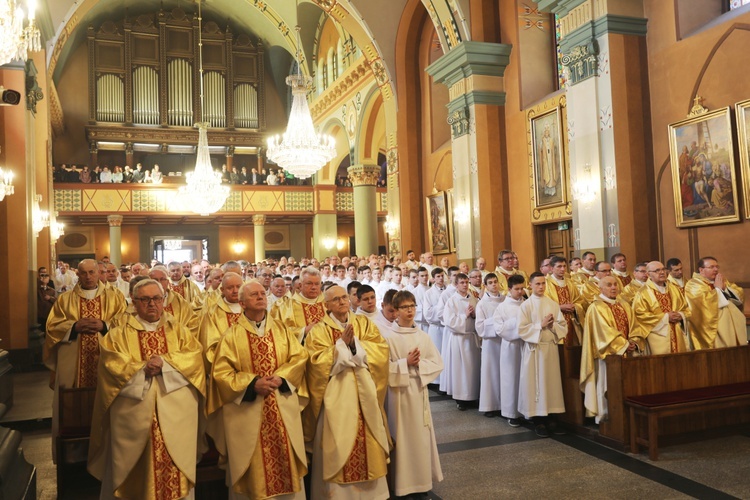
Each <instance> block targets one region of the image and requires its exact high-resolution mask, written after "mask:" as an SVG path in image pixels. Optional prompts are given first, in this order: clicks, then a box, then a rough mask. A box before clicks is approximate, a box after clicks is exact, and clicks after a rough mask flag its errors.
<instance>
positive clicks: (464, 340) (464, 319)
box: [443, 292, 481, 401]
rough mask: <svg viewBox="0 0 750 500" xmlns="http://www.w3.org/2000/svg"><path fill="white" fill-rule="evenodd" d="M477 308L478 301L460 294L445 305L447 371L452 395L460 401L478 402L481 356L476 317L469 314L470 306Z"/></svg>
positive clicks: (471, 296) (455, 295) (468, 295)
mask: <svg viewBox="0 0 750 500" xmlns="http://www.w3.org/2000/svg"><path fill="white" fill-rule="evenodd" d="M470 305H471V306H474V307H476V305H477V298H476V297H474V296H473V295H472V294H471V293H468V294H467V295H466V296H465V297H464V296H461V294H459V293H458V292H455V293H453V295H451V296H450V298H448V300H447V301H446V302H445V308H444V311H443V320H444V322H445V323H444V324H445V332H446V334H447V335H449V342H450V343H449V346H450V347H449V348H448V354H446V355H445V357H448V356H450V366H449V368H448V370H446V372H447V373H446V374H447V377H444V378H447V379H448V387H449V389H450V391H446V392H448V394H449V395H452V396H453V399H456V400H458V401H475V400H477V399H479V372H480V366H479V365H480V363H481V353H480V351H479V345H478V337H477V331H476V329H475V326H474V318H472V317H471V316H467V315H466V309H467V308H468V307H469V306H470Z"/></svg>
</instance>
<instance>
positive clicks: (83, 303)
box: [75, 297, 102, 387]
mask: <svg viewBox="0 0 750 500" xmlns="http://www.w3.org/2000/svg"><path fill="white" fill-rule="evenodd" d="M78 317H79V319H83V318H96V319H102V299H101V297H94V298H93V299H91V300H87V299H84V298H83V297H80V299H79V301H78ZM98 366H99V335H96V334H93V335H92V334H85V335H79V336H78V373H76V385H75V386H76V387H96V380H97V377H96V370H97V367H98Z"/></svg>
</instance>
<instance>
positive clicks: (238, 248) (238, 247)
mask: <svg viewBox="0 0 750 500" xmlns="http://www.w3.org/2000/svg"><path fill="white" fill-rule="evenodd" d="M245 248H246V245H245V244H244V243H243V242H241V241H240V240H234V243H232V251H233V252H234V253H236V254H241V253H242V252H244V251H245Z"/></svg>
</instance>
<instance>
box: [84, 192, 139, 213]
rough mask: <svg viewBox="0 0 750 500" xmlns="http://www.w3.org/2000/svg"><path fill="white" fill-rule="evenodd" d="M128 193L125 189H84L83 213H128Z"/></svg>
mask: <svg viewBox="0 0 750 500" xmlns="http://www.w3.org/2000/svg"><path fill="white" fill-rule="evenodd" d="M130 207H131V199H130V191H129V190H127V189H118V190H114V189H84V190H83V211H84V212H130Z"/></svg>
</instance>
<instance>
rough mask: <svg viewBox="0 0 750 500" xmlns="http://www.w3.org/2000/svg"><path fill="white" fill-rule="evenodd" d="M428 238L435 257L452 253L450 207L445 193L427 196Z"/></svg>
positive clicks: (439, 192) (440, 192)
mask: <svg viewBox="0 0 750 500" xmlns="http://www.w3.org/2000/svg"><path fill="white" fill-rule="evenodd" d="M425 201H426V203H427V236H428V238H429V244H428V248H429V249H430V252H432V254H433V255H441V254H444V253H451V249H450V234H449V229H448V206H447V203H446V196H445V191H438V192H436V193H433V194H431V195H429V196H427V199H426V200H425Z"/></svg>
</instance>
